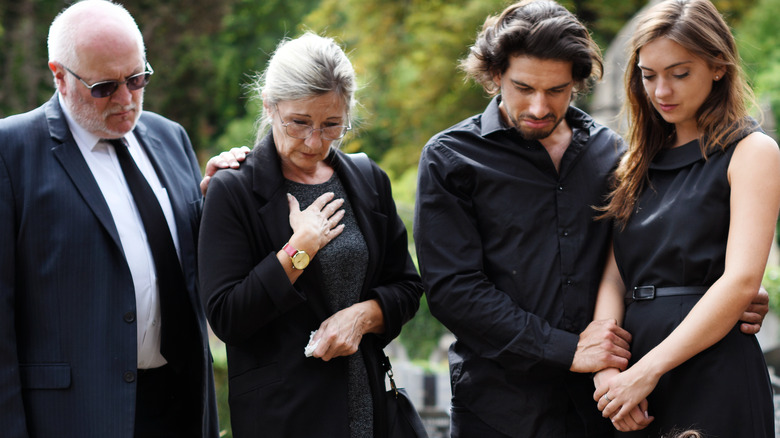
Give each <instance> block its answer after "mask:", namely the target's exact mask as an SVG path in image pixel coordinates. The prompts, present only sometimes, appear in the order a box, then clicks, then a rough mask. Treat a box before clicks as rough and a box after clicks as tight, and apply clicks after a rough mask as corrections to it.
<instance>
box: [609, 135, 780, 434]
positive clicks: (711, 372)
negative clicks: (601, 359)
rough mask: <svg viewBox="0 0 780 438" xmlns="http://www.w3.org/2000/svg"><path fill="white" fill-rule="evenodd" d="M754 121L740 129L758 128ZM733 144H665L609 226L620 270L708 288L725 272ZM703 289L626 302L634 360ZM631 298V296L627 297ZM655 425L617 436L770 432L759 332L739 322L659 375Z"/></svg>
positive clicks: (636, 280)
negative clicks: (707, 148) (622, 223)
mask: <svg viewBox="0 0 780 438" xmlns="http://www.w3.org/2000/svg"><path fill="white" fill-rule="evenodd" d="M758 129H759V128H758V127H757V126H756V125H754V128H753V129H752V130H750V131H749V132H745V133H744V136H742V138H744V137H745V136H747V135H748V134H749V133H750V132H752V131H755V130H758ZM735 148H736V144H731V145H730V146H729V147H728V148H726V150H725V151H722V150H718V151H716V152H713V153H711V154H710V156H709V157H708V159H707V160H704V158H703V157H702V154H701V150H700V149H699V142H698V140H697V141H693V142H691V143H688V144H685V145H683V146H680V147H677V148H673V149H666V150H663V151H661V152H660V153H659V154H658V155H657V156H656V157H655V159H654V160H653V163H652V165H651V167H650V172H649V176H650V181H651V183H652V184H651V186H650V187H648V188H646V189H645V190H644V192H643V193H642V195H641V196H640V199H639V201H638V203H637V206H636V208H635V210H634V214H633V216H632V217H631V219H630V221H629V223H628V225H627V226H626V229H625V230H624V231H622V232H615V235H614V247H615V258H616V260H617V264H618V267H619V269H620V274H621V276H622V278H623V281H624V282H625V285H626V289H627V290H628V291H629V295H630V291H631V290H632V289H633V288H634V287H635V286H649V285H653V286H655V287H674V286H711V285H712V284H713V283H714V282H715V281H716V280H717V279H718V278H719V277H720V276H721V275H722V274H723V271H724V263H725V256H726V241H727V237H728V229H729V196H730V194H731V189H730V186H729V183H728V179H727V170H728V165H729V162H730V161H731V157H732V155H733V154H734V150H735ZM700 298H701V296H700V295H698V296H697V295H686V296H668V297H656V298H655V299H653V300H644V301H633V302H630V303H628V304H627V307H626V315H625V321H624V327H625V328H626V330H628V331H629V332H630V333H631V334H632V335H633V343H632V346H631V354H632V358H631V364H633V363H634V362H636V361H637V360H639V359H640V358H642V357H643V356H644V355H645V354H646V353H647V352H648V351H650V350H651V349H652V348H653V347H655V346H656V345H658V344H659V343H660V342H661V341H663V340H664V339H665V338H666V337H667V336H668V335H669V334H670V333H671V332H672V330H674V329H675V327H677V325H678V324H679V323H680V322H681V321H682V320H683V318H685V316H686V315H687V314H688V312H689V311H690V310H691V308H693V306H694V305H695V304H696V302H697V301H698V300H699V299H700ZM627 302H628V300H627ZM648 403H649V409H648V410H649V412H650V415H653V416H655V420H654V421H653V422H652V423H651V425H650V426H649V427H648V428H647V429H645V430H642V431H638V432H632V433H627V434H626V433H619V432H618V433H617V436H620V437H653V438H656V437H661V436H665V435H667V434H669V433H670V432H673V431H681V430H686V429H697V430H699V431H700V432H702V433H703V436H705V437H707V438H711V437H722V438H730V437H751V438H759V437H767V438H774V436H775V433H774V412H773V410H774V409H773V402H772V389H771V387H770V383H769V375H768V373H767V368H766V364H765V363H764V357H763V354H762V352H761V348H760V347H759V345H758V342H757V341H756V338H755V336H748V335H745V334H742V333H741V332H740V331H739V327H738V326H735V327H734V328H732V330H731V331H730V332H729V334H728V335H727V336H726V337H725V338H724V339H722V340H721V341H720V342H718V343H717V344H715V345H713V346H712V347H710V348H708V349H706V350H704V351H702V352H701V353H699V354H698V355H696V356H695V357H693V358H691V359H690V360H688V361H687V362H685V363H683V364H682V365H680V366H679V367H677V368H675V369H673V370H672V371H670V372H668V373H666V374H665V375H664V376H663V377H661V379H660V381H659V382H658V386H657V387H656V388H655V390H654V391H653V392H652V394H650V396H649V397H648Z"/></svg>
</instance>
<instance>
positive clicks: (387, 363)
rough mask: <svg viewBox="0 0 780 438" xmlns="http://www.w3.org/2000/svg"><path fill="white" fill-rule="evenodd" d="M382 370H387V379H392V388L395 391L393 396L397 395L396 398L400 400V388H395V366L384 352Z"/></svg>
mask: <svg viewBox="0 0 780 438" xmlns="http://www.w3.org/2000/svg"><path fill="white" fill-rule="evenodd" d="M382 356H383V359H382V369H384V370H385V373H386V374H387V378H388V379H390V388H392V389H393V394H395V398H398V387H397V386H395V380H394V379H393V365H392V364H391V363H390V358H389V357H387V355H386V354H385V353H384V352H382Z"/></svg>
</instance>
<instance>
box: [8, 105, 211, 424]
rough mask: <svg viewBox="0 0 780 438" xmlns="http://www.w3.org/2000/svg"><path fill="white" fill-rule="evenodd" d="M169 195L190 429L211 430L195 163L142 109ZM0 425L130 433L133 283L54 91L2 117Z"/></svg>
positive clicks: (183, 142)
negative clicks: (177, 250)
mask: <svg viewBox="0 0 780 438" xmlns="http://www.w3.org/2000/svg"><path fill="white" fill-rule="evenodd" d="M134 133H135V135H136V137H137V138H138V140H139V142H140V144H141V145H142V146H143V147H144V148H145V150H146V152H147V154H148V155H149V158H150V160H151V162H152V163H153V165H154V168H155V170H156V171H157V174H158V176H159V178H160V181H161V182H162V184H163V185H164V186H165V187H166V189H167V191H168V195H169V198H170V200H171V204H172V206H173V211H174V216H175V219H176V225H177V228H178V238H179V242H180V247H181V254H182V265H183V270H184V275H185V278H186V283H187V290H188V298H189V300H188V301H187V302H182V303H181V305H182V306H192V308H193V309H194V311H195V315H197V318H198V331H194V332H193V333H192V337H193V338H194V339H197V344H198V347H197V348H192V349H189V350H188V351H187V353H188V355H189V360H188V365H189V366H190V367H189V369H187V370H186V372H187V374H188V376H189V378H190V379H191V389H192V394H190V396H191V397H193V398H194V399H195V400H196V403H195V404H196V406H195V407H194V412H193V415H192V417H193V422H195V423H197V424H194V425H182V428H184V427H188V428H191V429H192V428H195V429H197V430H199V431H201V432H202V433H201V434H200V435H198V436H208V437H214V436H216V435H217V428H218V426H217V417H216V404H215V398H214V386H213V374H212V369H211V359H210V353H209V348H208V337H207V332H206V324H205V316H204V313H203V309H202V306H201V304H200V301H199V299H198V295H197V291H196V275H195V268H196V260H195V257H196V252H195V251H196V237H197V234H198V221H199V216H200V206H201V194H200V191H199V189H198V182H199V180H200V170H199V167H198V164H197V161H196V159H195V155H194V153H193V151H192V146H191V144H190V141H189V139H188V137H187V135H186V133H185V131H184V129H183V128H182V127H181V126H180V125H178V124H176V123H174V122H171V121H169V120H167V119H165V118H163V117H160V116H159V115H156V114H153V113H149V112H144V113H143V114H142V116H141V117H140V119H139V122H138V124H137V126H136V128H135V130H134ZM0 239H1V240H2V244H0V333H2V336H0V430H2V432H1V434H2V436H3V437H13V438H16V437H27V436H30V437H46V438H48V437H55V436H56V437H79V438H81V437H87V436H95V437H97V436H100V437H112V438H120V437H126V438H131V437H132V436H133V426H134V413H135V388H136V385H135V382H136V363H137V362H136V356H137V343H136V336H137V335H136V324H135V292H134V288H133V283H132V279H131V276H130V270H129V268H128V265H127V262H126V260H125V257H124V255H123V250H122V246H121V243H120V241H119V236H118V233H117V230H116V227H115V225H114V221H113V218H112V216H111V212H110V210H109V209H108V205H107V204H106V202H105V199H104V197H103V195H102V193H101V191H100V189H99V187H98V185H97V182H96V181H95V179H94V177H93V176H92V173H91V172H90V169H89V167H88V166H87V163H86V161H85V160H84V158H83V156H82V154H81V152H80V151H79V149H78V146H77V145H76V143H75V141H74V140H73V137H72V135H71V133H70V130H69V129H68V125H67V122H66V120H65V117H64V115H63V113H62V110H61V108H60V106H59V102H58V99H57V95H56V94H55V95H54V97H53V98H52V99H51V100H50V101H49V102H47V103H45V104H44V105H43V106H41V107H39V108H37V109H35V110H33V111H30V112H28V113H25V114H20V115H16V116H12V117H8V118H6V119H3V120H0Z"/></svg>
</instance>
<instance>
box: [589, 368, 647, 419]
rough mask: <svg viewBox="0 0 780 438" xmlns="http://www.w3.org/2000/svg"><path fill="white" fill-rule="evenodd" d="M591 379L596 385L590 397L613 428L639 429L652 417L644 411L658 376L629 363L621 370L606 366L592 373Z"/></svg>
mask: <svg viewBox="0 0 780 438" xmlns="http://www.w3.org/2000/svg"><path fill="white" fill-rule="evenodd" d="M593 382H594V384H595V385H596V391H595V392H594V393H593V399H594V400H595V401H597V402H598V408H599V410H600V411H601V413H602V415H603V416H604V417H605V418H609V419H611V420H612V424H613V425H614V426H615V429H617V430H619V431H621V432H629V431H632V430H640V429H644V428H645V427H647V426H648V425H649V424H650V423H651V422H652V421H653V417H651V416H650V415H649V414H648V403H647V396H648V395H649V394H650V393H651V392H652V391H653V389H654V388H655V385H656V384H657V383H658V380H657V379H655V378H654V377H652V376H650V375H649V374H648V373H642V372H638V371H637V370H636V369H635V368H633V367H632V368H629V369H628V370H626V371H624V372H620V370H618V369H616V368H607V369H604V370H602V371H599V372H598V373H596V374H595V375H594V377H593Z"/></svg>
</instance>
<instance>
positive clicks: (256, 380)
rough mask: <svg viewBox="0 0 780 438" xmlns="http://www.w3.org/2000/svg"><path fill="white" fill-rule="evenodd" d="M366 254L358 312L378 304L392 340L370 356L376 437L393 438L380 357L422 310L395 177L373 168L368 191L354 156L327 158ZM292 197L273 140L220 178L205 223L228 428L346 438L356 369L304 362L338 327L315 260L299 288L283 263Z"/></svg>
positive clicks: (211, 313)
mask: <svg viewBox="0 0 780 438" xmlns="http://www.w3.org/2000/svg"><path fill="white" fill-rule="evenodd" d="M328 160H329V162H330V165H331V166H332V167H333V168H334V169H335V171H336V173H337V174H338V177H339V179H340V180H341V183H342V184H343V186H344V189H345V190H346V192H347V196H348V197H349V200H350V203H351V205H352V208H353V210H354V212H355V217H356V220H357V222H358V225H359V227H360V230H361V232H362V234H363V237H364V238H365V241H366V245H367V246H368V253H369V260H368V267H367V269H368V272H367V273H366V277H365V282H364V284H363V288H362V291H361V296H360V301H364V300H367V299H372V298H376V299H378V300H379V303H380V305H381V307H382V311H383V314H384V319H385V333H384V334H383V335H381V336H376V335H370V334H369V335H366V336H364V337H363V340H362V342H361V350H362V351H363V357H364V358H365V362H366V366H367V367H368V374H369V383H370V386H371V389H372V395H373V399H374V412H375V416H374V417H375V420H374V428H375V434H374V435H375V436H377V437H381V436H384V434H385V432H384V430H385V429H386V426H385V424H386V420H385V418H384V415H377V413H384V411H385V407H384V398H383V397H381V396H380V395H381V394H382V393H383V392H384V389H385V387H384V376H383V371H382V370H381V368H380V366H379V353H380V350H381V348H382V347H384V346H385V345H387V343H389V342H390V340H392V339H393V338H395V337H396V336H398V334H399V333H400V331H401V326H402V325H403V324H404V323H405V322H407V321H408V320H410V319H411V318H412V316H414V313H415V312H416V311H417V308H418V306H419V300H420V295H421V294H422V284H421V280H420V277H419V276H418V274H417V271H416V269H415V267H414V264H413V263H412V260H411V257H410V255H409V252H408V242H407V235H406V229H405V227H404V225H403V222H402V221H401V219H400V218H399V217H398V214H397V213H396V209H395V203H394V202H393V199H392V194H391V190H390V182H389V179H388V178H387V175H385V173H384V172H383V171H382V170H381V169H379V167H378V166H376V164H373V163H372V173H373V181H367V180H366V179H365V177H364V175H363V174H362V173H361V172H360V170H359V169H358V168H357V167H356V165H355V164H354V163H353V162H352V160H351V159H349V157H347V156H346V155H345V154H343V153H342V152H340V151H335V150H334V151H333V153H331V155H330V156H329V157H328ZM286 194H287V191H286V189H285V184H284V178H283V176H282V172H281V167H280V161H279V157H278V154H277V152H276V147H275V146H274V143H273V138H272V136H271V135H269V136H267V137H266V138H265V139H264V140H263V141H262V142H261V143H260V144H259V145H257V146H256V147H255V149H254V150H253V151H252V152H251V153H250V154H249V156H248V157H247V160H246V162H245V163H244V164H242V166H241V168H240V169H238V170H224V171H220V172H218V173H217V174H216V176H215V177H214V179H213V180H212V181H211V183H210V185H209V193H208V196H207V198H206V204H205V206H204V213H203V220H202V222H201V234H200V235H201V239H202V240H201V241H200V247H199V266H200V271H199V274H200V282H201V286H202V289H201V295H202V299H203V301H204V305H205V307H206V313H207V316H208V319H209V322H210V323H211V326H212V328H213V330H214V332H215V333H216V334H217V336H219V337H220V338H221V339H222V340H223V341H225V343H226V344H227V352H228V373H229V380H230V385H229V386H230V408H231V424H232V427H233V433H234V435H235V436H236V437H237V438H238V437H242V436H247V437H257V436H267V437H276V436H279V437H281V436H284V437H296V436H300V437H311V436H334V437H335V436H348V435H349V421H348V418H347V414H348V408H347V360H346V358H336V359H333V360H331V361H328V362H325V361H322V360H321V359H316V358H306V357H305V356H304V353H303V348H304V346H305V345H306V343H307V342H308V339H309V335H310V332H312V331H314V330H317V328H318V327H319V326H320V323H321V322H322V321H324V320H325V319H327V318H328V317H329V316H330V311H329V310H328V306H327V304H326V302H325V299H324V297H323V293H322V291H321V287H322V286H321V285H322V280H321V276H322V273H321V269H320V265H319V263H318V260H317V257H314V259H313V260H312V262H311V264H310V265H309V267H308V268H306V271H305V272H304V273H303V274H302V275H301V277H299V278H298V280H297V281H296V282H295V284H294V285H293V284H290V281H289V279H288V277H287V275H286V274H285V272H284V269H283V268H282V266H281V264H280V263H279V261H278V259H277V258H276V253H277V252H278V251H279V250H280V249H281V248H282V246H284V244H285V243H286V242H287V241H288V239H289V238H290V236H291V235H292V229H291V228H290V225H289V207H288V204H287V196H286Z"/></svg>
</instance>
